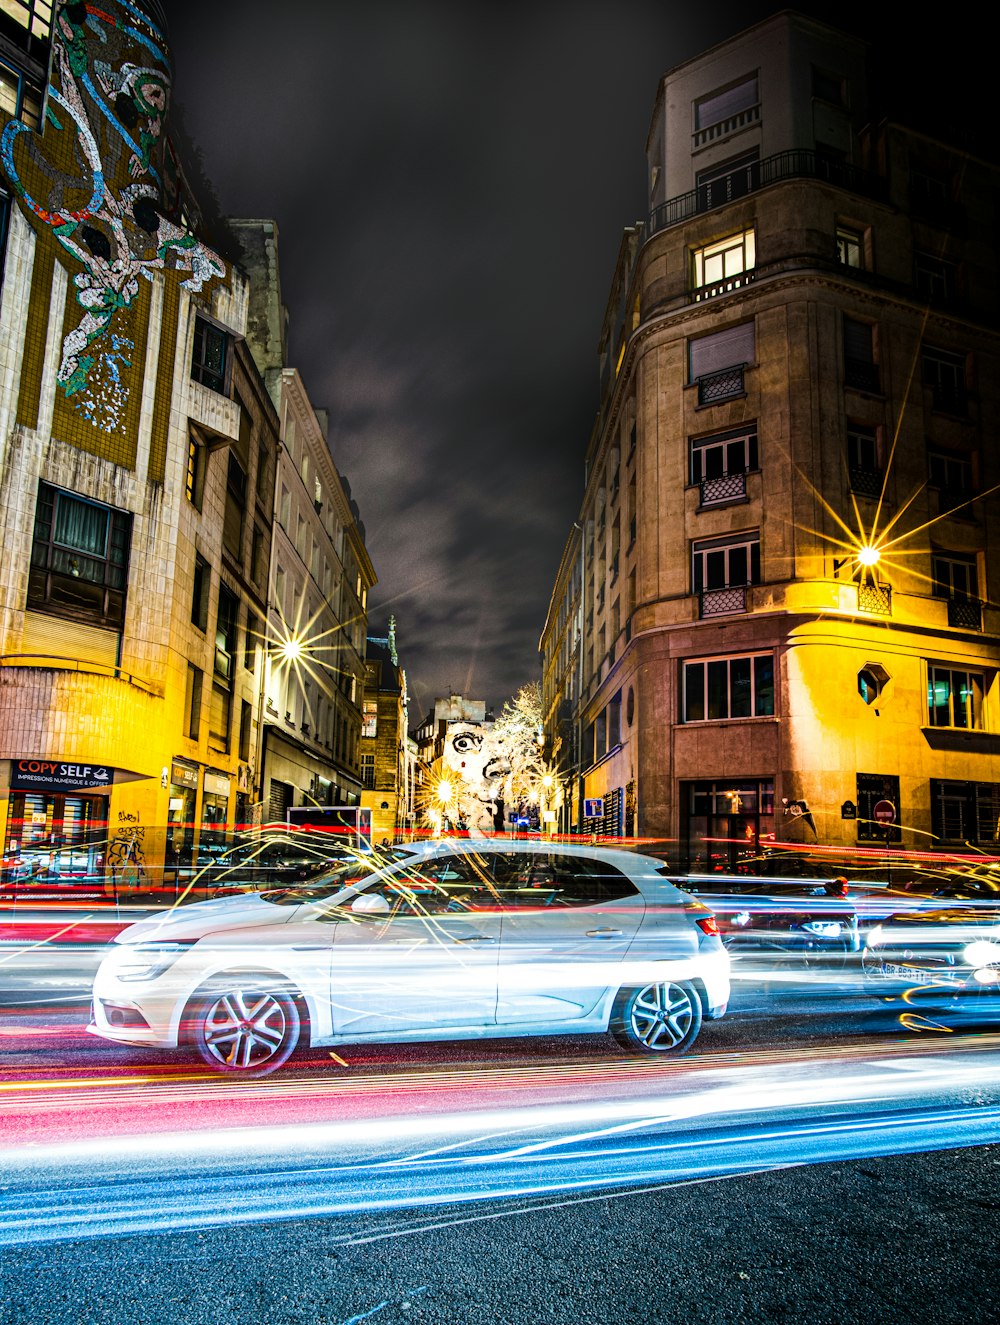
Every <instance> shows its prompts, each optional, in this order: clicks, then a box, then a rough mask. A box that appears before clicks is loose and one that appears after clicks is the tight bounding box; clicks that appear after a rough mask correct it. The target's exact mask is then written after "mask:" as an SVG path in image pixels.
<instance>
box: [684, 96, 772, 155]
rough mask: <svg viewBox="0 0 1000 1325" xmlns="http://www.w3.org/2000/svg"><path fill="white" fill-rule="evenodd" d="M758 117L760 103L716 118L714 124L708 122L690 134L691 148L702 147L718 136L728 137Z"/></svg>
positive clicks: (753, 122)
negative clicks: (719, 118)
mask: <svg viewBox="0 0 1000 1325" xmlns="http://www.w3.org/2000/svg"><path fill="white" fill-rule="evenodd" d="M759 119H760V103H759V102H758V104H757V105H756V106H747V108H746V109H745V110H739V111H737V112H736V114H735V115H729V116H727V118H726V119H724V120H717V121H716V123H715V124H709V125H708V126H707V127H706V128H704V129H696V130H695V131H694V133H693V134H692V135H691V138H692V150H697V148H699V147H704V146H705V144H706V143H714V142H716V141H717V140H718V139H720V138H728V137H729V135H730V134H733V133H739V131H740V130H741V129H745V128H746V127H747V125H749V124H756V123H757V121H758V120H759Z"/></svg>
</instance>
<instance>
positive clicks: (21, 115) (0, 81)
mask: <svg viewBox="0 0 1000 1325" xmlns="http://www.w3.org/2000/svg"><path fill="white" fill-rule="evenodd" d="M3 8H4V10H5V11H6V10H7V5H4V6H3ZM0 116H2V117H3V118H4V119H5V120H6V119H13V120H20V121H21V123H22V124H26V125H28V127H29V128H31V129H39V128H41V124H42V90H41V88H40V87H38V86H37V84H36V83H35V82H34V81H33V80H32V79H30V78H29V77H28V76H27V75H26V74H25V73H24V71H23V70H21V69H19V68H18V67H17V65H16V64H13V63H11V62H10V61H9V60H4V59H2V58H0Z"/></svg>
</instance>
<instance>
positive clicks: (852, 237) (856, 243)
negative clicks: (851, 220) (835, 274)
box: [837, 225, 865, 271]
mask: <svg viewBox="0 0 1000 1325" xmlns="http://www.w3.org/2000/svg"><path fill="white" fill-rule="evenodd" d="M837 261H838V262H839V263H840V265H841V266H842V267H854V268H855V269H856V270H858V271H860V270H861V269H862V268H863V267H864V265H865V237H864V235H863V234H862V232H861V231H860V230H852V229H851V228H850V226H846V225H838V226H837Z"/></svg>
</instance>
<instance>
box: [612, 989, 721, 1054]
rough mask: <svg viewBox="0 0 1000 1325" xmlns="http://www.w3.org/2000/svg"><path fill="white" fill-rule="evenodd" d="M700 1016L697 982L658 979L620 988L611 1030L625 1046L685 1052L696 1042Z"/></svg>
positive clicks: (699, 1027)
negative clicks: (695, 984) (648, 982)
mask: <svg viewBox="0 0 1000 1325" xmlns="http://www.w3.org/2000/svg"><path fill="white" fill-rule="evenodd" d="M701 1019H702V1006H701V998H700V997H699V994H698V991H697V989H695V987H694V985H691V984H688V983H686V982H682V981H674V980H659V981H657V982H656V983H655V984H649V985H643V986H642V987H641V988H640V989H623V990H622V991H621V993H620V994H619V995H618V1000H617V1002H616V1004H615V1011H614V1014H613V1016H612V1020H611V1032H612V1034H613V1035H614V1037H615V1039H616V1040H617V1041H618V1043H619V1044H621V1045H624V1047H625V1048H626V1049H633V1050H637V1051H639V1052H641V1053H660V1054H683V1053H686V1052H687V1050H688V1049H690V1048H691V1046H692V1044H694V1042H695V1039H696V1038H697V1035H698V1032H699V1030H700V1029H701Z"/></svg>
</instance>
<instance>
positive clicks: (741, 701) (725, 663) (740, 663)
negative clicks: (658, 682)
mask: <svg viewBox="0 0 1000 1325" xmlns="http://www.w3.org/2000/svg"><path fill="white" fill-rule="evenodd" d="M681 711H682V713H683V717H682V719H681V721H682V722H706V721H708V722H716V721H722V720H723V719H725V718H771V717H773V716H774V658H773V657H772V656H771V654H769V653H760V654H752V655H750V656H749V657H746V658H710V659H707V660H706V661H704V662H701V661H699V662H687V663H685V664H684V676H683V700H682V710H681Z"/></svg>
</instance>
